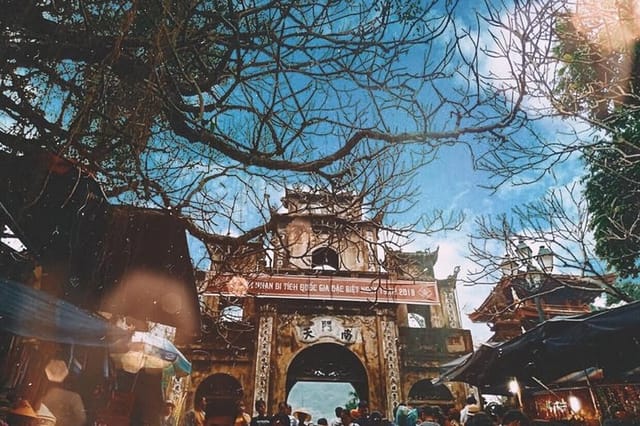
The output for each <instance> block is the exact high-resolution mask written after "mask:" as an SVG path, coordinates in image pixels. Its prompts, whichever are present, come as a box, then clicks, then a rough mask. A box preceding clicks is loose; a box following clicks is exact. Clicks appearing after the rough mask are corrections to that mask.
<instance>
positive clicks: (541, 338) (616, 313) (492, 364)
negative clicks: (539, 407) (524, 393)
mask: <svg viewBox="0 0 640 426" xmlns="http://www.w3.org/2000/svg"><path fill="white" fill-rule="evenodd" d="M639 351H640V302H634V303H629V304H627V305H624V306H621V307H618V308H614V309H609V310H606V311H599V312H594V313H590V314H586V315H579V316H573V317H556V318H552V319H550V320H547V321H545V322H543V323H542V324H540V325H538V326H537V327H535V328H533V329H531V330H529V331H528V332H526V333H524V334H523V335H521V336H519V337H516V338H514V339H512V340H509V341H507V342H504V343H501V344H485V345H482V346H480V347H479V348H478V350H477V351H476V352H475V353H474V354H473V355H472V356H471V357H470V358H469V359H468V360H467V361H465V362H463V363H462V364H461V365H459V366H456V367H454V368H452V369H451V370H449V371H447V372H445V373H444V374H443V375H442V376H441V377H440V379H439V382H443V381H461V382H466V383H470V384H473V385H476V386H480V387H481V388H482V387H496V386H500V385H502V386H504V385H505V384H506V383H507V382H508V381H509V380H510V379H512V378H514V377H515V378H517V379H519V380H520V381H522V382H523V383H527V382H529V383H531V382H532V380H533V378H534V377H535V378H536V379H538V380H542V381H544V382H545V383H549V382H552V381H554V380H556V379H558V378H560V377H562V376H564V375H566V374H569V373H572V372H575V371H580V370H585V369H589V368H591V367H595V368H601V369H602V370H603V371H604V374H605V377H611V378H613V377H617V376H620V375H624V374H625V373H626V372H627V371H629V370H632V369H634V368H637V367H638V366H640V358H638V355H637V354H638V352H639ZM534 382H535V380H534Z"/></svg>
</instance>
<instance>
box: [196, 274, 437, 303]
mask: <svg viewBox="0 0 640 426" xmlns="http://www.w3.org/2000/svg"><path fill="white" fill-rule="evenodd" d="M205 293H209V294H222V295H235V296H245V295H247V296H255V297H270V298H281V299H312V300H343V301H356V302H380V303H410V304H414V305H439V304H440V298H439V297H438V287H437V285H436V283H435V282H428V281H391V280H384V279H367V278H349V277H327V276H313V275H257V276H252V277H240V276H237V275H236V276H216V277H211V278H210V279H209V280H208V282H207V288H206V291H205Z"/></svg>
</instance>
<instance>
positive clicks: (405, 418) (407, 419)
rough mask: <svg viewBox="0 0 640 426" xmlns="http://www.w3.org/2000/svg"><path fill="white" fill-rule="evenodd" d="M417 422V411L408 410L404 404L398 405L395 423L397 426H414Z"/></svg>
mask: <svg viewBox="0 0 640 426" xmlns="http://www.w3.org/2000/svg"><path fill="white" fill-rule="evenodd" d="M417 421H418V410H417V409H415V408H409V406H407V405H406V404H405V403H404V402H401V403H400V405H398V407H397V410H396V418H395V423H396V425H397V426H416V423H417Z"/></svg>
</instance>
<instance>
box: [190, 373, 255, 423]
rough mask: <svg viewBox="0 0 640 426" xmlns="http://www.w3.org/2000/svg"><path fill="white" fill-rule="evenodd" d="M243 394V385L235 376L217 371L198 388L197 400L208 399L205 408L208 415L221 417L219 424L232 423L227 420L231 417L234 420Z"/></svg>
mask: <svg viewBox="0 0 640 426" xmlns="http://www.w3.org/2000/svg"><path fill="white" fill-rule="evenodd" d="M242 396H243V391H242V385H241V384H240V382H239V381H238V380H237V379H236V378H235V377H233V376H230V375H228V374H223V373H217V374H213V375H211V376H209V377H207V378H206V379H204V380H203V381H202V383H200V385H199V386H198V389H196V394H195V401H198V400H199V399H200V398H202V397H204V398H205V399H206V401H207V405H206V408H205V411H206V412H207V416H213V417H217V418H219V419H220V423H219V424H230V423H225V422H226V421H227V420H228V419H229V418H230V419H231V420H233V417H234V416H235V407H236V403H237V402H238V401H239V400H240V399H241V398H242Z"/></svg>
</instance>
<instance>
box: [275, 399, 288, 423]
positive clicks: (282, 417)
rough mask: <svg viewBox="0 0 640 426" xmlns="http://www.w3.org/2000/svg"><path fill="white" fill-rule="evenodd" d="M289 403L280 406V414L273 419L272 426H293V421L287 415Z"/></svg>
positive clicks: (282, 403) (281, 403)
mask: <svg viewBox="0 0 640 426" xmlns="http://www.w3.org/2000/svg"><path fill="white" fill-rule="evenodd" d="M287 410H288V409H287V403H286V402H280V403H279V404H278V412H277V413H276V414H275V415H274V416H273V417H272V418H271V426H291V419H290V417H289V415H288V414H287Z"/></svg>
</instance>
